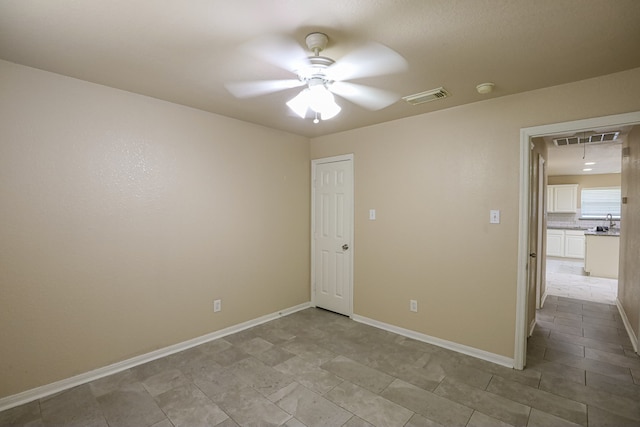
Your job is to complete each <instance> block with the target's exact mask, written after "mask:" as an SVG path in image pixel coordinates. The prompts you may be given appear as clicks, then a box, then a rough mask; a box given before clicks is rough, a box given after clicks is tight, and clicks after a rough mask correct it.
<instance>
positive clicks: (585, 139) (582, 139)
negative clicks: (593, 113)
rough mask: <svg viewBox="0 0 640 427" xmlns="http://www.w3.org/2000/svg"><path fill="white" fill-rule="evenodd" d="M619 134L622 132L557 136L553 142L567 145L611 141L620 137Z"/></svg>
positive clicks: (560, 145)
mask: <svg viewBox="0 0 640 427" xmlns="http://www.w3.org/2000/svg"><path fill="white" fill-rule="evenodd" d="M618 135H620V132H606V133H596V134H593V135H585V136H578V135H574V136H569V137H566V138H556V139H554V140H553V143H554V144H555V146H556V147H563V146H565V145H579V144H589V143H592V142H610V141H615V140H616V139H618Z"/></svg>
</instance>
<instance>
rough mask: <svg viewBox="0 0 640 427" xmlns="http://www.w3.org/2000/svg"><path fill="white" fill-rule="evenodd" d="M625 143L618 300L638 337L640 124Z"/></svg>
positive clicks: (639, 297)
mask: <svg viewBox="0 0 640 427" xmlns="http://www.w3.org/2000/svg"><path fill="white" fill-rule="evenodd" d="M623 147H629V151H630V155H629V156H628V157H623V158H622V196H623V197H627V203H626V204H624V203H623V204H622V212H621V217H622V221H621V223H620V274H619V277H618V300H619V301H620V303H621V305H622V307H623V308H624V311H625V313H626V315H627V318H628V319H629V323H630V324H631V327H632V329H633V331H634V333H635V336H636V338H638V337H640V264H638V254H640V126H634V128H633V129H632V131H631V132H630V133H629V136H628V138H627V140H626V141H625V142H624V143H623Z"/></svg>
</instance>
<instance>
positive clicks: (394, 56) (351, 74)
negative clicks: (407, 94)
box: [327, 42, 409, 81]
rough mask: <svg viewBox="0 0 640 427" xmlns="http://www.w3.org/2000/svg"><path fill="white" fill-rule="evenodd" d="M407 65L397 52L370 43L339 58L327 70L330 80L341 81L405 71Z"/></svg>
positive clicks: (378, 44)
mask: <svg viewBox="0 0 640 427" xmlns="http://www.w3.org/2000/svg"><path fill="white" fill-rule="evenodd" d="M408 68H409V63H408V62H407V61H406V59H404V58H403V57H402V56H401V55H400V54H399V53H398V52H396V51H395V50H393V49H391V48H388V47H387V46H384V45H382V44H380V43H374V42H370V43H367V44H366V45H364V46H363V47H361V48H359V49H358V50H356V51H354V52H351V53H348V54H346V55H345V56H343V57H342V58H340V59H339V60H338V61H337V62H336V63H335V64H333V65H332V66H330V67H329V68H328V70H327V76H328V77H329V78H330V79H331V80H335V81H342V80H351V79H359V78H362V77H372V76H380V75H383V74H393V73H399V72H402V71H406V70H407V69H408Z"/></svg>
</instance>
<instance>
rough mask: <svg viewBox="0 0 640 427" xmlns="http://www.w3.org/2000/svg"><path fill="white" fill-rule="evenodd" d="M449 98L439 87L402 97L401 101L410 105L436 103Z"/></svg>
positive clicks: (447, 93)
mask: <svg viewBox="0 0 640 427" xmlns="http://www.w3.org/2000/svg"><path fill="white" fill-rule="evenodd" d="M448 96H450V95H449V92H447V91H446V90H445V89H444V88H442V87H439V88H437V89H432V90H428V91H426V92H420V93H416V94H413V95H407V96H403V97H402V99H404V100H405V101H407V102H408V103H409V104H411V105H418V104H424V103H425V102H430V101H436V100H438V99H443V98H446V97H448Z"/></svg>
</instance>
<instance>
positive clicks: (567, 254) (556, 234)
mask: <svg viewBox="0 0 640 427" xmlns="http://www.w3.org/2000/svg"><path fill="white" fill-rule="evenodd" d="M584 242H585V240H584V231H582V230H555V229H548V230H547V256H555V257H562V258H580V259H582V258H584Z"/></svg>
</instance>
